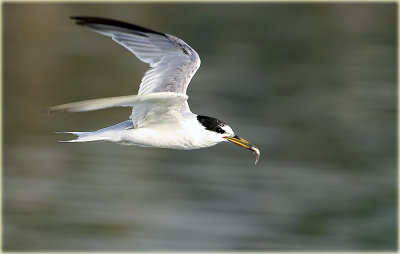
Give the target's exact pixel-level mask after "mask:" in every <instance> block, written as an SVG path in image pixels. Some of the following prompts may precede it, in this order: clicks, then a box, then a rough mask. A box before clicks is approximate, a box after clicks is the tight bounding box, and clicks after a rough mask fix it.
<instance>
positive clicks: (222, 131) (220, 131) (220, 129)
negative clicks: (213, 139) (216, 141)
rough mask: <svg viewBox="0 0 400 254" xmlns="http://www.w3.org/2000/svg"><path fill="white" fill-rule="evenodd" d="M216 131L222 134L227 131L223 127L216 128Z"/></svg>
mask: <svg viewBox="0 0 400 254" xmlns="http://www.w3.org/2000/svg"><path fill="white" fill-rule="evenodd" d="M215 131H216V132H218V133H221V134H223V133H225V131H224V130H223V129H222V128H221V127H217V128H215Z"/></svg>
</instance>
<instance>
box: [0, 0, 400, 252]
mask: <svg viewBox="0 0 400 254" xmlns="http://www.w3.org/2000/svg"><path fill="white" fill-rule="evenodd" d="M396 5H397V4H394V3H382V4H347V3H335V4H332V3H331V4H316V3H313V4H306V3H302V4H291V3H287V4H283V3H282V4H278V3H260V4H200V3H197V4H172V3H170V4H159V3H153V4H141V3H136V4H133V3H132V4H106V3H104V4H81V3H80V4H60V3H57V4H50V3H49V4H28V3H5V4H3V14H4V16H3V106H4V108H3V110H4V111H3V112H4V118H3V121H4V123H3V137H4V138H3V149H4V150H3V160H4V161H3V249H5V250H9V251H11V250H13V251H72V250H74V251H76V250H82V251H100V250H108V251H122V250H123V251H140V250H153V251H173V250H192V251H196V250H202V251H208V250H216V251H222V250H225V251H239V250H264V251H271V250H283V251H290V250H300V251H310V250H319V251H322V250H325V251H340V250H364V251H365V250H373V251H376V250H395V249H396V248H397V244H396V239H397V236H396V234H397V227H396V226H397V219H396V218H397V215H396V207H397V204H396V200H397V168H396V140H397V136H396V114H397V108H396V107H397V86H396V84H397V80H396V75H397V73H396V70H397V67H396V57H397V48H396V46H397V43H396V38H397V32H396V31H397V27H396V22H397V13H396V8H397V6H396ZM71 15H92V16H103V17H109V18H117V19H121V20H125V21H128V22H133V23H136V24H139V25H142V26H146V27H150V28H152V29H155V30H159V31H162V32H166V33H169V34H173V35H176V36H178V37H180V38H181V39H183V40H184V41H186V42H187V43H189V44H190V45H191V46H192V47H193V48H194V49H196V51H197V52H198V53H199V55H200V57H201V59H202V66H201V67H200V69H199V71H198V72H197V74H196V76H195V77H194V79H193V80H192V83H191V86H190V87H189V90H188V93H189V96H190V99H189V102H190V105H191V109H192V111H193V112H196V113H198V114H204V115H209V116H213V117H216V118H219V119H222V120H223V121H225V122H227V123H228V124H229V125H230V126H232V127H233V129H234V130H235V132H236V133H237V134H238V135H239V136H242V137H244V138H246V139H248V140H249V141H251V142H252V143H254V144H256V145H257V146H258V147H259V148H260V150H261V160H260V162H259V164H258V165H256V166H254V163H253V162H254V157H253V155H252V154H251V153H250V152H249V151H247V150H244V149H241V148H239V147H237V146H233V145H231V144H220V145H217V146H215V147H212V148H209V149H202V150H194V151H175V150H166V149H147V148H140V147H127V146H119V145H115V144H109V143H87V144H65V143H57V140H63V139H64V140H65V139H68V138H70V137H69V136H67V135H61V134H54V133H53V132H55V131H86V130H95V129H99V128H102V127H105V126H108V125H111V124H114V123H117V122H119V121H123V120H126V119H127V117H128V115H129V109H107V110H103V111H97V112H88V113H77V114H56V115H47V114H43V113H42V110H43V109H45V108H46V107H49V106H53V105H57V104H62V103H66V102H71V101H77V100H86V99H93V98H99V97H108V96H119V95H127V94H135V93H136V92H137V90H138V85H139V83H140V80H141V78H142V75H143V73H144V72H145V70H146V69H147V65H146V64H143V63H141V62H140V61H139V60H137V59H136V58H135V57H134V56H132V55H130V53H129V52H128V51H127V50H125V49H124V48H122V47H121V46H119V45H117V44H116V43H114V42H113V41H112V40H110V39H108V38H106V37H103V36H101V35H98V34H95V33H93V32H91V31H90V30H89V29H85V28H82V27H78V26H76V25H74V23H73V22H72V21H71V20H69V18H68V17H69V16H71Z"/></svg>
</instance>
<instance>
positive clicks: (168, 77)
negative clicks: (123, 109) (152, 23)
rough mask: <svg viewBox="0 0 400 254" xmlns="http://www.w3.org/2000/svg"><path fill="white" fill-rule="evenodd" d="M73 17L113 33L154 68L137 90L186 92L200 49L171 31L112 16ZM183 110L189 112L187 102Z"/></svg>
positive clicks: (84, 23) (82, 22)
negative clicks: (163, 30) (161, 30)
mask: <svg viewBox="0 0 400 254" xmlns="http://www.w3.org/2000/svg"><path fill="white" fill-rule="evenodd" d="M71 18H72V19H75V20H76V23H77V24H79V25H83V26H86V27H89V28H91V29H93V30H94V31H95V32H97V33H100V34H103V35H106V36H109V37H111V38H112V39H113V40H114V41H116V42H117V43H119V44H121V45H122V46H124V47H125V48H126V49H128V50H129V51H130V52H132V53H133V54H134V55H135V56H137V57H138V58H139V59H140V60H142V61H143V62H145V63H148V64H150V67H151V68H150V70H148V71H147V72H146V74H145V76H144V77H143V79H142V82H141V84H140V88H139V92H138V94H148V93H156V92H174V93H182V94H186V90H187V87H188V85H189V82H190V80H191V79H192V77H193V75H194V74H195V72H196V71H197V69H198V68H199V67H200V58H199V55H198V54H197V52H196V51H195V50H194V49H192V48H191V47H190V46H189V45H187V44H186V43H185V42H184V41H182V40H181V39H179V38H176V37H174V36H172V35H169V34H164V33H160V32H156V31H153V30H150V29H147V28H144V27H140V26H137V25H133V24H129V23H125V22H121V21H116V20H111V19H105V18H97V17H71ZM148 107H151V105H148ZM142 110H143V109H142ZM181 112H182V113H185V112H190V109H189V106H188V104H187V102H184V104H183V106H182V108H181ZM140 115H142V114H140ZM136 117H137V116H136V114H135V109H134V112H133V114H132V116H131V118H132V120H133V121H134V122H135V120H136V119H135V118H136Z"/></svg>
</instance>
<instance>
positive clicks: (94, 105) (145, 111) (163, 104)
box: [47, 92, 188, 127]
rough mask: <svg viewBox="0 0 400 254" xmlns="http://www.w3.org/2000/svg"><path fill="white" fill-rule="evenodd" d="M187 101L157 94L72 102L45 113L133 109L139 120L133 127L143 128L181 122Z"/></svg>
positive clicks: (168, 93)
mask: <svg viewBox="0 0 400 254" xmlns="http://www.w3.org/2000/svg"><path fill="white" fill-rule="evenodd" d="M187 99H188V96H187V95H185V94H181V93H171V92H159V93H149V94H142V95H128V96H120V97H110V98H101V99H94V100H87V101H79V102H72V103H67V104H63V105H58V106H54V107H51V108H49V109H48V110H47V111H48V112H49V113H53V112H60V111H65V112H84V111H93V110H98V109H104V108H111V107H134V108H136V111H135V114H136V117H137V118H138V119H139V120H138V122H136V123H135V127H144V126H147V125H149V124H156V123H157V124H161V123H168V122H177V121H180V120H182V114H181V113H180V108H181V107H182V105H183V103H185V102H186V101H187Z"/></svg>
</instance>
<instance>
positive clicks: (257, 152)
mask: <svg viewBox="0 0 400 254" xmlns="http://www.w3.org/2000/svg"><path fill="white" fill-rule="evenodd" d="M224 139H226V140H228V141H229V142H231V143H234V144H236V145H238V146H241V147H244V148H246V149H249V150H251V151H252V152H253V154H254V155H255V156H256V161H255V164H257V162H258V160H259V159H260V150H258V148H257V147H256V146H254V145H252V144H250V143H249V141H247V140H245V139H242V138H239V137H238V136H234V137H224Z"/></svg>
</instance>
